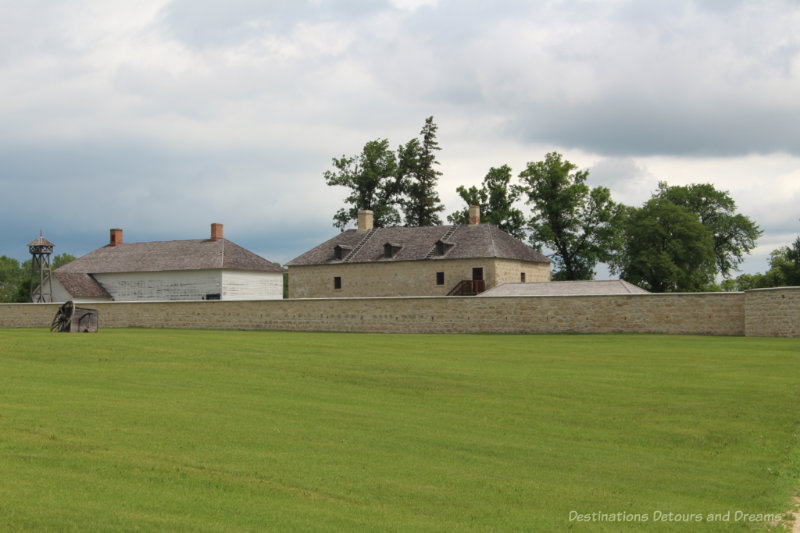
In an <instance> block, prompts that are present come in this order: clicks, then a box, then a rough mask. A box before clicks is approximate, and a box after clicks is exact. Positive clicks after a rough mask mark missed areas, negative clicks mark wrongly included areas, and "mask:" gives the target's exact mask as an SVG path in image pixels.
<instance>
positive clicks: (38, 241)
mask: <svg viewBox="0 0 800 533" xmlns="http://www.w3.org/2000/svg"><path fill="white" fill-rule="evenodd" d="M28 246H29V247H30V248H33V247H34V246H47V247H49V248H53V247H54V246H55V244H53V243H52V242H50V241H48V240H47V239H45V238H44V237H42V236H41V235H40V236H39V238H38V239H36V240H35V241H33V242H31V243H28Z"/></svg>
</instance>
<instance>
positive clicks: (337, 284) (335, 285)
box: [333, 276, 342, 289]
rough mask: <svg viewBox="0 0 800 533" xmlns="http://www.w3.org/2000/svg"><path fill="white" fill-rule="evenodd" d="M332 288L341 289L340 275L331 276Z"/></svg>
mask: <svg viewBox="0 0 800 533" xmlns="http://www.w3.org/2000/svg"><path fill="white" fill-rule="evenodd" d="M333 288H334V289H341V288H342V277H341V276H334V277H333Z"/></svg>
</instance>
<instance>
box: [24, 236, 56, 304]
mask: <svg viewBox="0 0 800 533" xmlns="http://www.w3.org/2000/svg"><path fill="white" fill-rule="evenodd" d="M54 247H55V244H53V243H52V242H50V241H48V240H47V239H45V238H44V237H42V235H41V233H40V234H39V238H38V239H36V240H35V241H33V242H32V243H30V244H28V250H30V252H31V301H32V302H36V303H41V302H52V301H53V282H52V281H51V279H50V256H51V255H52V254H53V248H54ZM37 272H38V274H37ZM37 277H38V278H39V294H38V295H37V296H36V297H35V298H34V295H33V281H34V280H35V279H36V278H37ZM45 277H46V280H47V284H48V287H47V290H45V286H44V283H45Z"/></svg>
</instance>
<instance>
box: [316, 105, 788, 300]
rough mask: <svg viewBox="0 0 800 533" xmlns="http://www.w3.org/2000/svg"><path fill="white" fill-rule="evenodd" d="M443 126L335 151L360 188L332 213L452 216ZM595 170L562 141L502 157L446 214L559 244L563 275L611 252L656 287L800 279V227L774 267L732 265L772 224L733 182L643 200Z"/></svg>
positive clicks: (428, 124) (408, 222)
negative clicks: (442, 159)
mask: <svg viewBox="0 0 800 533" xmlns="http://www.w3.org/2000/svg"><path fill="white" fill-rule="evenodd" d="M436 130H437V126H436V124H435V122H434V121H433V117H428V118H427V119H426V120H425V124H424V126H423V127H422V129H421V131H420V134H419V137H418V138H414V139H411V140H410V141H408V142H407V143H405V144H401V145H400V146H398V148H397V149H396V150H392V149H391V148H390V145H389V141H388V140H387V139H377V140H375V141H369V142H367V143H366V144H365V145H364V148H363V150H362V151H361V153H360V154H358V155H354V156H350V157H347V156H342V157H341V158H334V159H333V170H329V171H326V172H325V173H324V177H325V182H326V183H327V185H329V186H344V187H346V188H348V189H349V190H350V193H349V195H348V196H347V198H346V199H345V207H343V208H341V209H339V210H338V211H337V212H336V214H335V215H334V217H333V220H334V223H333V225H334V226H335V227H337V228H339V229H340V230H342V231H344V230H345V229H346V228H347V226H348V225H351V224H353V223H355V221H356V220H357V215H358V211H359V210H360V209H371V210H372V211H373V213H374V225H375V226H376V227H389V226H398V225H405V226H409V227H412V226H431V225H438V224H441V223H442V222H441V218H440V217H439V213H441V212H442V211H443V210H444V206H443V205H442V204H441V201H440V199H439V195H438V193H437V192H436V185H437V182H438V179H439V176H441V172H440V171H438V170H437V169H436V166H437V165H438V164H439V162H438V161H437V160H436V152H437V151H438V150H440V147H439V144H438V142H437V140H436ZM588 176H589V171H588V170H579V169H578V168H577V166H576V165H575V164H573V163H571V162H570V161H568V160H566V159H564V158H563V156H562V155H561V154H559V153H557V152H552V153H549V154H546V156H545V158H544V160H542V161H535V162H529V163H528V164H527V165H526V167H525V168H524V169H523V170H522V171H521V172H520V173H519V174H518V175H517V176H516V180H515V177H514V175H513V171H512V169H511V167H509V166H508V165H502V166H498V167H492V168H490V169H489V171H488V172H487V174H486V176H485V177H484V179H483V182H482V183H481V185H480V187H478V186H472V187H469V188H466V187H464V186H459V187H458V188H457V189H456V192H457V193H458V195H459V196H460V197H461V198H462V199H463V200H464V202H465V204H466V206H465V207H464V208H463V209H460V210H458V211H456V212H454V213H451V214H450V215H448V217H447V220H448V221H449V222H450V223H453V224H467V223H468V222H469V206H471V205H477V206H479V207H480V209H481V219H482V220H483V221H486V222H491V223H492V224H495V225H496V226H498V227H499V228H500V229H502V230H504V231H506V232H507V233H509V234H510V235H513V236H514V237H517V238H519V239H521V240H527V241H528V242H529V243H530V245H531V246H533V247H534V248H536V249H537V250H539V251H548V252H551V253H550V258H551V260H552V261H553V278H554V279H556V280H588V279H593V278H594V276H595V269H596V268H597V266H598V264H599V263H605V264H607V265H608V266H609V269H610V271H611V273H612V274H615V275H619V276H620V278H621V279H624V280H626V281H629V282H631V283H633V284H635V285H638V286H640V287H642V288H644V289H647V290H649V291H651V292H680V291H710V290H744V289H749V288H756V287H766V286H777V285H787V284H788V285H791V284H795V285H800V237H798V240H797V241H796V242H795V243H794V244H793V245H792V246H789V247H785V248H780V249H778V250H775V251H774V252H773V253H772V256H771V260H770V270H769V271H768V272H767V273H765V274H756V275H749V274H742V275H740V276H738V277H736V278H734V277H733V275H734V273H735V272H736V271H737V270H738V267H739V265H740V264H741V263H742V261H743V260H744V256H745V255H746V254H748V253H749V252H750V251H751V250H752V249H753V248H754V247H755V245H756V241H757V239H758V238H759V237H760V236H761V235H762V233H763V232H762V231H761V229H760V228H759V227H758V225H757V224H756V223H755V222H754V221H753V220H751V219H750V218H749V217H747V216H745V215H743V214H741V213H738V212H737V209H736V203H735V201H734V200H733V198H731V196H730V194H729V193H728V192H727V191H719V190H717V189H716V188H715V187H714V186H713V185H711V184H708V183H694V184H690V185H680V186H672V185H669V184H668V183H667V182H664V181H662V182H659V184H658V188H657V189H656V190H655V191H654V192H653V193H652V195H651V198H650V199H649V200H647V201H646V202H645V203H644V204H643V205H641V206H639V207H633V206H626V205H623V204H621V203H617V202H615V201H614V200H613V199H612V198H611V191H610V190H609V189H608V188H606V187H602V186H598V187H593V188H591V187H589V185H588V184H587V179H588ZM521 206H527V207H528V208H529V210H530V213H529V215H527V216H526V215H525V213H524V212H523V211H522V209H521ZM718 277H721V278H723V282H722V283H721V284H717V282H716V279H717V278H718Z"/></svg>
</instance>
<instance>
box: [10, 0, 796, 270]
mask: <svg viewBox="0 0 800 533" xmlns="http://www.w3.org/2000/svg"><path fill="white" fill-rule="evenodd" d="M0 10H2V12H3V17H1V18H0V121H2V123H3V125H4V127H3V129H2V130H0V186H2V187H3V190H4V192H5V191H12V192H13V196H10V195H8V194H4V198H3V200H0V207H2V209H0V213H2V214H0V223H3V224H5V226H4V227H15V228H19V229H18V231H19V232H22V233H25V234H24V235H8V233H7V234H6V235H5V236H3V237H2V239H0V254H7V255H8V254H12V255H15V256H19V253H18V251H17V250H18V243H20V242H23V243H24V242H29V241H30V240H31V239H32V238H33V237H35V236H36V235H38V234H34V233H35V232H37V231H38V230H39V229H40V226H41V225H42V224H45V225H46V226H49V227H57V228H58V231H63V234H59V235H58V237H59V238H62V241H61V242H62V243H63V245H64V246H75V247H76V251H78V249H77V248H80V251H83V252H85V251H89V250H90V249H92V248H93V247H94V246H93V243H94V244H97V245H99V244H102V242H104V241H105V239H106V238H107V236H106V234H105V233H106V231H107V229H108V227H111V226H112V225H115V224H117V222H114V221H118V220H120V219H121V222H119V224H120V225H124V226H125V227H126V228H130V229H131V231H132V229H133V228H135V227H140V228H142V235H145V234H146V235H148V236H156V237H157V238H180V237H182V236H183V235H185V234H187V233H191V232H192V231H193V228H196V227H202V228H205V227H206V226H207V224H208V223H210V222H211V221H212V220H208V219H209V218H212V217H213V218H214V219H215V220H213V221H219V222H223V223H226V229H227V228H229V227H230V228H231V230H233V228H237V230H236V231H237V232H240V233H239V234H240V235H243V236H244V237H245V238H246V239H250V240H251V241H250V242H253V243H255V244H254V246H258V247H260V248H259V249H260V250H265V249H267V248H268V247H270V246H272V247H274V248H275V249H280V250H282V252H281V254H282V255H283V256H284V257H283V260H287V259H291V257H293V256H294V255H297V254H299V253H300V252H302V251H303V248H304V247H308V246H306V244H307V243H308V239H309V238H317V237H319V236H324V235H328V234H330V233H332V232H333V231H335V230H334V229H333V228H332V226H331V225H330V219H331V216H332V215H333V213H334V212H335V210H336V209H337V208H338V203H339V202H340V201H341V197H343V196H344V192H343V191H337V190H333V189H330V188H328V187H326V186H325V185H324V182H323V180H322V172H323V171H324V170H326V169H328V168H329V166H330V159H331V157H333V156H340V155H342V154H354V153H357V152H358V151H360V149H361V148H362V146H363V145H364V143H365V142H366V141H369V140H372V139H376V138H388V139H389V140H390V143H391V144H392V145H393V146H397V145H399V144H400V143H404V142H406V141H407V140H408V139H410V138H412V137H414V136H416V135H417V133H418V132H419V129H420V127H421V126H422V123H423V121H424V119H425V117H427V116H430V115H433V116H434V117H435V118H436V121H437V123H438V124H439V141H440V143H441V146H442V148H443V150H442V152H440V154H439V156H440V160H441V162H442V165H441V169H442V170H443V172H444V175H443V177H442V179H441V182H440V187H439V192H440V196H441V197H442V199H443V200H444V201H445V202H446V204H447V209H446V211H445V214H447V213H450V212H452V211H453V210H455V209H457V208H460V207H461V206H460V205H459V203H460V199H459V198H458V197H457V195H456V194H455V188H456V187H457V186H458V185H462V184H464V185H473V184H478V183H480V181H481V180H482V179H483V176H484V175H485V174H486V172H487V171H488V169H489V168H490V167H492V166H499V165H502V164H509V165H510V166H511V167H512V168H513V170H514V173H515V174H517V173H519V171H521V170H522V169H523V168H524V166H525V164H526V163H527V162H528V161H535V160H540V159H542V158H543V157H544V155H545V154H546V153H547V152H549V151H553V150H556V151H560V152H561V153H563V154H564V156H565V157H566V158H567V159H569V160H571V161H573V162H575V163H576V164H578V165H579V166H580V167H581V168H589V169H591V174H590V180H591V182H592V184H593V185H605V186H608V187H609V188H611V190H612V192H613V194H614V197H615V199H617V200H618V201H622V202H625V203H631V204H636V203H640V202H641V201H643V200H644V199H646V198H648V197H649V195H650V194H651V193H652V191H653V190H654V189H655V185H656V183H657V181H658V180H659V179H665V180H667V181H669V182H670V183H673V182H674V183H681V182H691V181H710V182H712V183H714V184H715V185H716V186H718V187H719V188H722V189H726V190H730V191H731V193H732V195H733V197H734V199H736V201H737V202H738V204H739V206H740V208H741V210H742V212H744V213H745V214H748V215H749V216H752V217H753V218H754V219H755V220H756V221H757V222H759V223H760V224H761V225H762V227H764V228H765V229H766V230H767V231H768V232H769V233H768V235H766V236H765V237H764V239H763V242H770V243H771V242H772V241H771V240H769V239H774V238H775V237H774V236H775V235H780V236H785V235H787V234H791V232H792V231H796V230H793V229H792V228H794V227H795V226H793V224H794V221H796V219H797V218H798V217H799V216H800V215H798V213H797V209H796V208H795V207H794V205H797V204H798V203H800V192H798V188H797V183H800V179H798V177H800V176H798V174H797V170H796V169H797V168H800V165H798V163H799V162H800V137H799V136H798V135H797V134H796V131H797V126H796V124H797V123H798V119H800V101H798V99H797V97H796V95H797V94H800V35H798V33H797V32H796V28H797V27H798V26H800V6H798V5H797V4H796V3H794V2H790V1H788V0H787V1H779V0H772V1H767V2H759V3H752V2H717V3H710V2H692V1H688V0H680V1H677V2H676V1H657V2H648V3H647V4H642V3H640V2H634V1H632V0H631V1H627V0H625V1H623V0H618V1H613V2H602V3H586V2H581V3H573V2H546V3H540V2H536V3H531V2H522V1H516V0H499V1H498V2H491V3H488V2H461V1H458V2H456V1H454V0H440V1H424V0H407V1H402V0H395V1H392V2H388V1H387V2H374V1H370V0H349V1H341V2H336V1H327V0H303V1H297V2H261V1H258V0H229V1H227V2H219V1H216V0H174V1H170V2H166V1H156V0H148V1H143V2H137V3H136V4H135V5H134V4H131V5H122V4H119V3H114V2H100V1H89V0H87V1H80V0H74V1H70V2H59V3H52V2H37V1H35V0H31V1H30V2H23V3H20V2H3V1H2V0H0ZM220 181H223V182H224V183H225V186H224V187H222V188H220V187H219V182H220ZM30 197H37V198H40V200H41V202H42V203H43V204H44V205H48V206H51V207H50V210H49V211H48V212H44V213H37V218H39V220H35V221H31V220H28V219H29V218H30V216H29V211H28V210H26V209H27V208H25V206H23V205H17V202H12V201H10V200H9V198H30ZM75 212H79V213H80V214H81V220H80V222H79V223H75V224H74V225H70V224H65V223H64V222H63V221H64V220H68V219H69V217H70V216H71V215H73V214H74V213H75ZM165 228H168V229H165ZM245 228H247V229H246V230H245ZM42 229H45V230H47V227H44V228H42ZM204 232H205V229H203V233H204ZM226 234H229V233H228V231H226ZM235 234H236V233H230V235H235ZM87 235H90V236H91V235H100V242H99V243H98V242H97V241H93V240H90V241H88V242H87V241H85V240H80V239H87V238H88V237H87ZM309 235H310V236H311V237H309ZM74 236H80V238H78V237H74ZM29 237H30V238H29ZM93 238H94V237H92V239H93ZM780 238H782V237H780ZM26 239H27V240H26ZM78 242H80V244H79V245H77V244H76V245H73V244H71V243H78ZM57 244H58V242H57ZM240 244H246V242H242V243H240ZM313 244H315V243H314V242H311V243H309V246H310V245H313ZM293 246H294V247H296V250H295V252H296V253H294V254H293V252H292V247H293ZM62 251H69V250H66V249H62ZM23 252H24V249H23ZM265 255H267V257H270V255H271V254H265Z"/></svg>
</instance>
